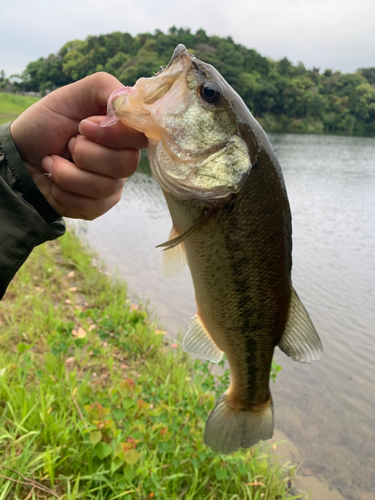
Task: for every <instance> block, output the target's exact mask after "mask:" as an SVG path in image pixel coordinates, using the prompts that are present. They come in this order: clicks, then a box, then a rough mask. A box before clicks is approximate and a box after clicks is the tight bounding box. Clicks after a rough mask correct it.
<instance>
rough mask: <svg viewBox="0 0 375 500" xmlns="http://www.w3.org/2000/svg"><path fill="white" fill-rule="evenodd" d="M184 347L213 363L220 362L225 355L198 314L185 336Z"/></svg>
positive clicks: (187, 350)
mask: <svg viewBox="0 0 375 500" xmlns="http://www.w3.org/2000/svg"><path fill="white" fill-rule="evenodd" d="M182 349H183V350H184V351H185V352H188V353H190V354H194V356H197V357H198V358H203V359H207V360H208V361H212V362H213V363H219V361H221V359H222V357H223V351H222V350H220V349H219V348H218V346H217V345H216V344H215V342H214V341H213V340H212V338H211V337H210V335H209V333H208V332H207V330H206V328H205V326H204V325H203V323H202V321H201V320H200V318H199V316H198V314H196V315H195V316H194V317H193V321H192V322H191V324H190V326H189V328H188V331H187V332H186V334H185V337H184V338H183V341H182Z"/></svg>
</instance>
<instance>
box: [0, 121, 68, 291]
mask: <svg viewBox="0 0 375 500" xmlns="http://www.w3.org/2000/svg"><path fill="white" fill-rule="evenodd" d="M9 126H10V124H9V123H7V124H5V125H1V126H0V299H1V298H2V297H3V295H4V293H5V290H6V288H7V286H8V285H9V283H10V281H11V280H12V278H13V276H14V275H15V274H16V272H17V271H18V269H19V268H20V267H21V266H22V264H23V263H24V262H25V260H26V259H27V257H28V256H29V255H30V253H31V251H32V249H33V248H34V247H35V246H36V245H39V244H40V243H43V242H44V241H47V240H53V239H55V238H57V237H58V236H61V235H63V234H64V232H65V223H64V221H63V219H62V218H61V217H60V215H59V214H58V213H57V212H56V211H55V210H54V209H53V208H52V207H51V206H50V204H49V203H48V202H47V200H46V199H45V198H44V196H43V195H42V193H41V192H40V191H39V189H38V188H37V186H36V184H35V182H34V181H33V180H32V178H31V176H30V175H29V173H28V171H27V169H26V167H25V165H24V164H23V162H22V160H21V157H20V155H19V154H18V151H17V148H16V146H15V144H14V142H13V139H12V136H11V135H10V130H9Z"/></svg>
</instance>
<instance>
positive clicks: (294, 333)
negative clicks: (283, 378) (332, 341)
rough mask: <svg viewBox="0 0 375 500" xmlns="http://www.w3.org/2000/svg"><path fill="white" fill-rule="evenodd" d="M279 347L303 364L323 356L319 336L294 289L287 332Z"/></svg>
mask: <svg viewBox="0 0 375 500" xmlns="http://www.w3.org/2000/svg"><path fill="white" fill-rule="evenodd" d="M277 345H278V346H279V347H280V349H281V350H282V351H284V352H285V354H287V355H288V356H290V357H291V358H292V359H294V360H295V361H301V362H302V363H311V361H314V360H318V359H320V358H321V356H322V352H323V346H322V343H321V340H320V338H319V335H318V333H317V331H316V330H315V327H314V325H313V324H312V321H311V319H310V316H309V314H308V312H307V311H306V309H305V306H304V305H303V304H302V302H301V301H300V299H299V298H298V295H297V293H296V291H295V290H294V288H293V287H292V294H291V299H290V306H289V315H288V319H287V323H286V327H285V331H284V334H283V336H282V337H281V340H280V342H279V343H278V344H277Z"/></svg>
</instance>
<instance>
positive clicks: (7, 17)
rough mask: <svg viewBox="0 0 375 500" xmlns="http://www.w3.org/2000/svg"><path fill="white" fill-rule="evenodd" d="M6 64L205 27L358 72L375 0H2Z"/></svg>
mask: <svg viewBox="0 0 375 500" xmlns="http://www.w3.org/2000/svg"><path fill="white" fill-rule="evenodd" d="M1 4H2V5H1V10H0V16H1V30H0V37H1V45H0V47H1V48H0V70H1V69H3V70H4V71H5V74H6V76H10V75H11V74H13V73H19V72H22V71H23V70H24V69H25V67H26V65H27V63H29V62H31V61H35V60H36V59H38V58H39V57H47V56H48V55H49V54H51V53H56V52H58V50H59V49H60V48H61V47H62V45H64V44H65V43H66V42H68V41H69V40H74V39H85V38H86V37H87V36H88V35H99V34H104V33H111V32H113V31H122V32H129V33H130V34H132V35H133V36H134V35H136V34H137V33H140V32H145V31H148V32H152V33H153V32H154V30H155V29H161V30H162V31H164V32H167V30H168V28H169V27H171V26H173V25H175V26H176V27H177V28H179V27H183V28H191V30H192V31H193V32H194V33H195V31H196V30H197V29H199V28H203V29H204V30H205V31H206V32H207V34H208V35H219V36H222V37H227V36H232V38H233V39H234V41H235V42H237V43H242V44H243V45H245V46H246V47H248V48H255V49H256V50H257V51H258V52H260V54H262V55H264V56H268V57H271V58H272V59H274V60H278V59H281V58H283V57H288V59H290V60H291V61H292V62H293V63H297V62H298V61H302V62H303V63H304V64H305V66H306V67H307V68H312V67H313V66H315V67H318V68H320V70H321V71H324V69H326V68H331V69H333V70H340V71H342V72H353V71H355V70H356V69H358V68H360V67H369V66H375V1H374V0H356V1H354V2H353V1H352V0H258V1H254V0H226V1H224V0H2V1H1Z"/></svg>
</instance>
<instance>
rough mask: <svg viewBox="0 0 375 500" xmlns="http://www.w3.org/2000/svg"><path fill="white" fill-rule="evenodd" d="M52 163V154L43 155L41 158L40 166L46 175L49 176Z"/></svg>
mask: <svg viewBox="0 0 375 500" xmlns="http://www.w3.org/2000/svg"><path fill="white" fill-rule="evenodd" d="M52 165H53V158H52V156H45V157H44V158H42V168H43V170H44V172H45V174H46V175H47V176H48V177H51V168H52Z"/></svg>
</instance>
